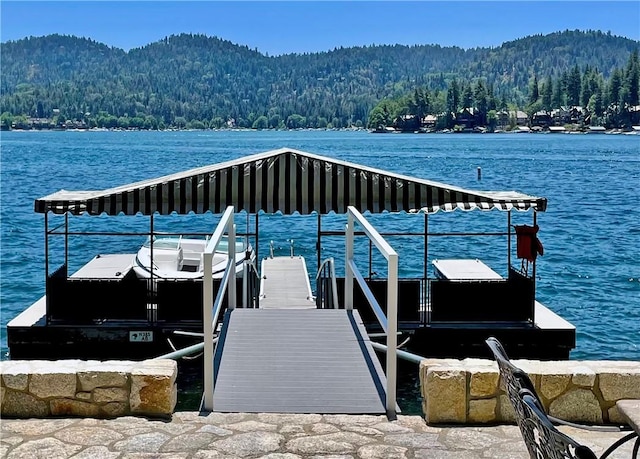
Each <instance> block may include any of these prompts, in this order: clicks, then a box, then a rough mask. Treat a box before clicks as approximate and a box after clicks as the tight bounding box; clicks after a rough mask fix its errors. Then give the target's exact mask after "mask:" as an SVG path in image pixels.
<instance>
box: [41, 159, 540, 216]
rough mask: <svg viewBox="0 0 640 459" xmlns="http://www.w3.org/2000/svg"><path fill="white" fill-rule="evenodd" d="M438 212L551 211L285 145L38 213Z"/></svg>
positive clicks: (75, 196)
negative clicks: (231, 208)
mask: <svg viewBox="0 0 640 459" xmlns="http://www.w3.org/2000/svg"><path fill="white" fill-rule="evenodd" d="M350 205H352V206H355V207H356V208H358V210H360V211H361V212H365V211H370V212H373V213H377V212H383V211H389V212H396V211H407V212H417V211H423V212H429V213H434V212H437V211H438V210H444V211H451V210H455V209H462V210H473V209H481V210H491V209H500V210H511V209H516V210H522V211H526V210H529V209H535V210H537V211H544V210H545V209H546V206H547V200H546V199H545V198H540V197H535V196H528V195H525V194H522V193H518V192H515V191H508V192H493V191H471V190H465V189H462V188H456V187H453V186H450V185H446V184H443V183H438V182H432V181H429V180H423V179H418V178H412V177H407V176H403V175H398V174H393V173H390V172H387V171H383V170H379V169H373V168H370V167H366V166H361V165H358V164H353V163H348V162H345V161H340V160H337V159H334V158H327V157H323V156H318V155H313V154H310V153H305V152H303V151H298V150H293V149H289V148H283V149H279V150H273V151H269V152H266V153H261V154H257V155H252V156H247V157H244V158H240V159H237V160H234V161H229V162H225V163H220V164H213V165H211V166H205V167H201V168H197V169H191V170H188V171H185V172H181V173H178V174H173V175H168V176H164V177H160V178H156V179H152V180H145V181H142V182H137V183H132V184H130V185H124V186H120V187H117V188H110V189H107V190H102V191H65V190H61V191H58V192H56V193H53V194H51V195H49V196H45V197H43V198H40V199H37V200H36V201H35V211H36V212H40V213H46V212H53V213H56V214H63V213H65V212H69V213H71V214H76V215H79V214H83V213H87V214H89V215H100V214H103V213H105V214H108V215H119V214H125V215H135V214H138V213H142V214H144V215H151V214H154V213H159V214H161V215H167V214H171V213H173V212H176V213H178V214H186V213H189V212H194V213H196V214H201V213H205V212H212V213H221V212H223V211H224V210H225V208H226V207H227V206H234V207H235V210H236V212H239V211H241V210H245V211H247V212H249V213H256V212H258V211H260V210H262V211H264V212H266V213H275V212H278V211H280V212H282V213H284V214H292V213H295V212H298V213H300V214H310V213H312V212H314V211H315V212H319V213H321V214H325V213H329V212H331V211H333V212H336V213H345V212H346V210H347V206H350Z"/></svg>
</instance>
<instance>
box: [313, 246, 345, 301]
mask: <svg viewBox="0 0 640 459" xmlns="http://www.w3.org/2000/svg"><path fill="white" fill-rule="evenodd" d="M327 269H329V279H330V280H331V296H328V295H326V293H325V289H324V283H323V279H325V278H326V277H327V276H326V273H325V271H326V270H327ZM316 289H317V290H318V295H317V296H316V305H317V306H318V307H323V305H324V307H325V308H326V309H339V307H340V305H339V302H338V285H337V282H336V264H335V261H334V259H333V257H330V258H327V259H326V260H324V261H323V262H322V264H321V265H320V268H318V274H316ZM327 303H328V304H329V306H328V307H327V306H326V305H327Z"/></svg>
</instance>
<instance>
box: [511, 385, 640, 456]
mask: <svg viewBox="0 0 640 459" xmlns="http://www.w3.org/2000/svg"><path fill="white" fill-rule="evenodd" d="M519 398H520V402H521V405H522V414H523V418H522V419H521V421H520V422H521V423H522V425H523V426H524V427H525V430H526V431H527V432H530V433H531V435H528V436H527V437H525V438H524V441H525V443H526V444H527V448H528V449H529V453H530V454H531V457H532V458H533V459H598V456H596V455H595V453H594V452H593V451H592V450H591V449H590V448H588V447H587V446H585V445H582V444H580V443H578V442H577V441H575V440H574V439H572V438H571V437H569V436H568V435H565V434H563V433H562V432H560V431H559V430H558V429H556V427H555V426H554V425H553V423H552V422H551V420H550V419H549V416H547V414H546V413H545V411H544V409H543V408H542V404H541V403H540V401H539V399H538V397H537V396H536V395H535V393H533V392H531V391H530V390H528V389H522V390H521V391H520V394H519ZM636 435H637V434H636V433H635V432H631V433H630V434H627V435H625V436H624V437H621V438H620V439H618V440H616V441H615V442H614V443H613V444H612V445H611V446H609V447H608V448H607V449H606V450H605V451H604V453H602V455H601V456H599V459H605V458H607V457H609V455H611V453H613V452H614V451H615V450H616V449H618V447H620V446H621V445H623V444H624V443H626V442H627V441H629V440H631V439H633V438H635V437H636ZM637 444H638V443H636V445H637ZM632 457H633V459H637V457H638V450H637V448H634V450H633V456H632Z"/></svg>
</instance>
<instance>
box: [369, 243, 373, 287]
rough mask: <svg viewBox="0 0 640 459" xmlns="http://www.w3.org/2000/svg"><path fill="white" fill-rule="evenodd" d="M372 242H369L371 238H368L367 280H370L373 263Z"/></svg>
mask: <svg viewBox="0 0 640 459" xmlns="http://www.w3.org/2000/svg"><path fill="white" fill-rule="evenodd" d="M372 251H373V242H371V239H369V280H371V275H372V272H371V265H372V264H373V253H372Z"/></svg>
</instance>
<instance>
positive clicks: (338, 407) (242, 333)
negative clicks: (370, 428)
mask: <svg viewBox="0 0 640 459" xmlns="http://www.w3.org/2000/svg"><path fill="white" fill-rule="evenodd" d="M265 261H266V262H267V263H266V264H263V280H262V282H263V285H262V288H261V291H262V293H263V295H264V298H261V300H260V309H232V310H228V311H227V312H226V313H225V317H224V322H223V326H222V330H221V333H220V339H219V342H218V345H217V346H216V352H215V358H214V363H215V364H214V368H215V374H214V381H215V386H214V387H215V388H214V392H213V409H214V411H219V412H245V413H324V414H339V413H344V414H356V413H358V414H384V413H386V410H385V398H386V396H385V389H384V388H385V384H386V380H385V376H384V372H383V371H382V368H381V366H380V363H379V362H378V358H377V356H376V355H375V352H374V351H373V348H372V347H371V343H370V341H369V338H368V336H367V332H366V330H365V328H364V325H363V324H362V320H361V318H360V315H359V314H358V312H357V311H355V310H344V309H316V308H315V305H314V304H313V301H312V299H311V298H310V288H309V287H308V285H309V280H308V275H307V271H306V266H305V264H304V259H303V258H301V257H275V258H270V259H266V260H265ZM265 268H266V269H265Z"/></svg>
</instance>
